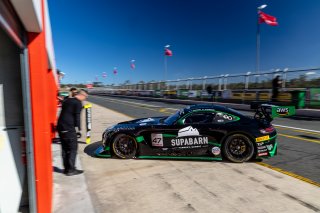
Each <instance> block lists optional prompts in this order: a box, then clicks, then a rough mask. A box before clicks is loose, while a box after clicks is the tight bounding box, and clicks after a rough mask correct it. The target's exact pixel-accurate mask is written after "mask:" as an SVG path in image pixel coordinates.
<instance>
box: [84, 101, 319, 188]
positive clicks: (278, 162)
mask: <svg viewBox="0 0 320 213" xmlns="http://www.w3.org/2000/svg"><path fill="white" fill-rule="evenodd" d="M89 101H90V102H92V103H95V104H98V105H100V106H103V107H106V108H109V109H112V110H115V111H118V112H120V113H123V114H125V115H127V116H130V117H132V118H142V117H154V116H168V115H170V114H172V113H174V112H175V111H176V110H178V109H180V108H183V107H185V106H186V105H181V104H168V103H163V102H156V101H144V100H133V99H125V98H115V97H99V96H91V97H90V98H89ZM243 113H244V114H249V115H253V113H252V112H247V111H245V112H243ZM273 124H274V125H275V127H276V128H277V131H278V142H279V151H278V155H277V156H275V157H274V158H271V159H265V160H264V161H263V165H264V166H271V167H273V169H275V170H277V169H278V170H281V171H282V172H283V173H287V174H288V175H291V176H294V175H295V174H296V175H298V176H297V178H299V179H303V178H307V179H310V180H311V181H314V182H315V183H316V184H320V120H319V119H316V118H314V119H310V118H299V117H295V118H277V119H275V120H274V121H273Z"/></svg>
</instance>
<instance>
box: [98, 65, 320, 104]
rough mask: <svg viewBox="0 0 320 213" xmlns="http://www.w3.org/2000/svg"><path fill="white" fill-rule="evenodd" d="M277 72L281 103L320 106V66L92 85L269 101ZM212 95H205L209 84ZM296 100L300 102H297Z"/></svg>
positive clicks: (115, 91) (168, 94) (124, 91)
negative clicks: (279, 81)
mask: <svg viewBox="0 0 320 213" xmlns="http://www.w3.org/2000/svg"><path fill="white" fill-rule="evenodd" d="M276 75H279V76H280V78H281V80H282V85H281V86H282V87H281V89H280V94H279V97H278V100H279V101H281V102H284V103H286V102H287V103H289V102H291V103H295V104H297V105H300V106H299V107H300V108H303V107H305V106H307V107H310V106H312V107H320V68H314V69H299V70H298V69H297V70H288V69H283V70H275V71H270V72H261V73H259V74H254V73H250V72H248V73H246V74H233V75H228V74H225V75H220V76H204V77H198V78H188V79H177V80H167V81H153V82H147V83H137V84H123V85H117V86H110V85H109V86H108V85H107V86H106V87H104V88H95V89H94V90H92V92H94V91H96V92H98V93H99V90H101V91H102V90H103V91H104V92H102V93H106V91H109V92H108V93H113V94H123V95H137V96H153V97H166V98H180V99H201V100H202V99H213V100H215V101H219V100H220V101H229V102H238V103H246V102H248V101H270V99H271V95H272V80H273V78H274V77H275V76H276ZM209 85H210V86H211V88H212V91H213V92H212V94H208V93H207V92H206V89H207V87H208V86H209ZM298 102H299V103H298Z"/></svg>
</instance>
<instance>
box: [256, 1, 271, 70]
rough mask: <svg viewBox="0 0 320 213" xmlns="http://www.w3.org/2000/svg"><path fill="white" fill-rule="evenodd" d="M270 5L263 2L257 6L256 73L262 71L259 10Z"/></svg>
mask: <svg viewBox="0 0 320 213" xmlns="http://www.w3.org/2000/svg"><path fill="white" fill-rule="evenodd" d="M267 6H268V5H266V4H263V5H261V6H260V7H258V8H257V46H256V51H257V52H256V73H257V74H259V73H260V23H259V11H260V10H262V9H264V8H266V7H267Z"/></svg>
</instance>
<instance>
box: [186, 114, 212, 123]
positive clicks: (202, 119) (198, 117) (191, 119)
mask: <svg viewBox="0 0 320 213" xmlns="http://www.w3.org/2000/svg"><path fill="white" fill-rule="evenodd" d="M214 117H215V113H194V114H192V115H190V116H187V117H186V118H185V119H184V124H209V123H212V122H213V119H214Z"/></svg>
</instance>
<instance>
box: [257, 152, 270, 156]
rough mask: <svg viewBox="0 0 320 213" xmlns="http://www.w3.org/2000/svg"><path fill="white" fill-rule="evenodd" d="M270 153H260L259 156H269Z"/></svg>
mask: <svg viewBox="0 0 320 213" xmlns="http://www.w3.org/2000/svg"><path fill="white" fill-rule="evenodd" d="M267 155H268V152H262V153H258V156H267Z"/></svg>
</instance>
